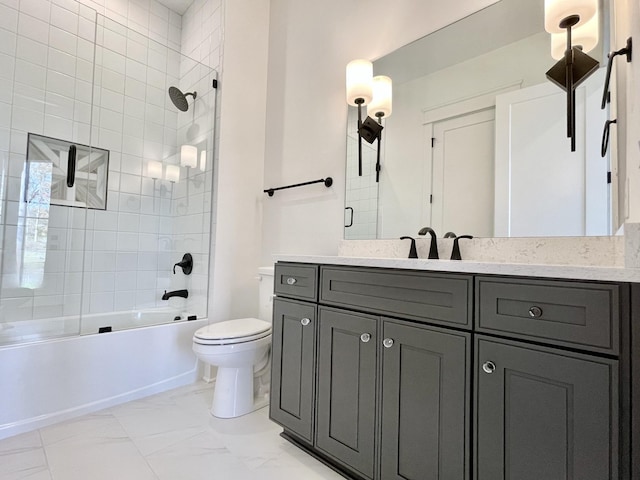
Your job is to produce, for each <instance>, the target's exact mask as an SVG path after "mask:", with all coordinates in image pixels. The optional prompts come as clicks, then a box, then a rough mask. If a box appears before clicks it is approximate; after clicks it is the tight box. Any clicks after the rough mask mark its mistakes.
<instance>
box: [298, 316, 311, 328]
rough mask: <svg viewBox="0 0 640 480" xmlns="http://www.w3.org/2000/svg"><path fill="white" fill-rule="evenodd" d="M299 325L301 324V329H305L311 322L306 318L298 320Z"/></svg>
mask: <svg viewBox="0 0 640 480" xmlns="http://www.w3.org/2000/svg"><path fill="white" fill-rule="evenodd" d="M300 323H301V324H302V326H303V327H306V326H307V325H309V324H310V323H311V320H309V319H308V318H302V319H301V320H300Z"/></svg>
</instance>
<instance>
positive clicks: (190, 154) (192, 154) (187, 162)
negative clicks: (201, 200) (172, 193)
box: [180, 145, 198, 202]
mask: <svg viewBox="0 0 640 480" xmlns="http://www.w3.org/2000/svg"><path fill="white" fill-rule="evenodd" d="M180 165H182V166H183V167H187V175H186V178H187V202H188V201H189V172H190V170H191V169H192V168H195V167H197V166H198V148H197V147H196V146H194V145H182V147H180Z"/></svg>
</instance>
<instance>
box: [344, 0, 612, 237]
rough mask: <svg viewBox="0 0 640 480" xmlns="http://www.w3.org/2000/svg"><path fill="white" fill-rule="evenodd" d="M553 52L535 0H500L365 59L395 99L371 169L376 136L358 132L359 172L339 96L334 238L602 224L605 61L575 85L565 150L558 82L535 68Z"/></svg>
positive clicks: (608, 214) (530, 231) (593, 231)
mask: <svg viewBox="0 0 640 480" xmlns="http://www.w3.org/2000/svg"><path fill="white" fill-rule="evenodd" d="M608 9H609V5H608V2H607V1H605V2H604V6H602V11H601V14H600V22H601V33H600V42H599V44H598V45H597V46H596V48H595V49H594V50H593V51H591V52H590V53H589V55H590V56H592V57H594V58H596V59H597V60H598V61H600V63H601V65H603V62H602V58H603V52H606V51H608V41H607V39H608V38H609V27H608V19H609V12H608ZM604 58H606V55H604ZM555 62H556V61H555V60H554V59H553V58H552V56H551V38H550V36H549V34H548V33H546V32H545V31H544V2H543V0H502V1H500V2H498V3H496V4H494V5H492V6H490V7H488V8H485V9H484V10H481V11H480V12H477V13H475V14H473V15H471V16H469V17H467V18H465V19H462V20H460V21H458V22H456V23H454V24H452V25H449V26H448V27H445V28H443V29H442V30H439V31H437V32H434V33H432V34H430V35H428V36H426V37H424V38H423V39H420V40H418V41H416V42H414V43H412V44H410V45H407V46H405V47H402V48H400V49H399V50H397V51H395V52H392V53H391V54H389V55H387V56H385V57H382V58H381V59H379V60H376V61H375V62H374V75H388V76H390V77H391V78H392V79H393V83H394V92H393V97H394V98H393V104H394V110H393V114H392V116H391V117H389V118H385V119H384V120H383V123H384V127H385V128H384V130H383V132H382V135H383V141H382V159H381V165H382V168H381V172H380V182H379V183H376V181H375V163H376V151H375V148H374V147H375V145H374V146H373V147H372V146H370V145H364V146H363V175H362V176H358V169H357V162H358V154H357V133H356V128H355V126H356V123H357V113H356V109H355V108H349V119H348V123H347V125H348V132H347V160H346V195H345V239H375V238H398V237H400V236H402V235H410V234H416V233H417V232H418V230H419V229H421V228H422V227H425V226H430V227H432V228H433V229H434V230H435V231H436V232H438V235H439V236H442V235H443V234H444V233H445V232H447V231H453V232H455V233H456V234H458V235H462V234H471V235H473V236H476V237H535V236H545V237H547V236H583V235H610V234H611V233H612V232H615V231H616V230H617V229H618V226H619V221H618V215H617V203H618V202H617V169H616V159H615V149H613V150H614V153H613V154H611V153H608V154H607V156H605V158H602V157H601V154H600V142H601V135H602V128H603V126H604V124H605V122H606V121H607V120H608V119H609V109H608V108H607V109H605V110H601V109H600V98H601V95H602V88H603V81H604V73H603V70H604V69H603V68H601V69H599V70H598V71H597V72H596V73H595V74H594V75H592V76H591V77H589V78H588V79H587V80H586V81H585V82H584V83H583V84H581V85H580V86H579V88H578V89H577V90H576V126H577V129H576V131H577V148H576V151H575V152H571V149H570V142H569V139H568V138H567V135H566V122H567V120H566V94H565V92H564V91H563V90H561V89H560V88H558V87H557V86H556V85H554V84H552V83H551V82H550V81H548V80H547V79H546V78H545V72H546V71H547V70H549V68H550V67H551V66H552V65H553V64H554V63H555ZM610 151H611V149H610ZM609 172H611V174H609ZM351 220H352V221H351ZM349 224H352V225H351V226H349V227H347V225H349Z"/></svg>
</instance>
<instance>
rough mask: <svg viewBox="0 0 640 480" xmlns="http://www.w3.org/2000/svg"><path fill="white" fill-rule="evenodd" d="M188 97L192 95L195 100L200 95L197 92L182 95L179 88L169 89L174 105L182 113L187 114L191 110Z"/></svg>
mask: <svg viewBox="0 0 640 480" xmlns="http://www.w3.org/2000/svg"><path fill="white" fill-rule="evenodd" d="M187 95H191V96H192V97H193V99H194V100H195V98H196V96H197V95H198V94H197V93H196V92H193V93H191V92H188V93H182V92H181V91H180V89H179V88H177V87H169V98H170V99H171V101H172V102H173V104H174V105H175V106H176V108H177V109H178V110H180V111H181V112H186V111H187V110H189V104H188V103H187Z"/></svg>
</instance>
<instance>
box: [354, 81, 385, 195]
mask: <svg viewBox="0 0 640 480" xmlns="http://www.w3.org/2000/svg"><path fill="white" fill-rule="evenodd" d="M392 90H393V83H392V81H391V78H389V77H387V76H385V75H378V76H376V77H373V99H372V100H371V103H370V104H369V105H367V115H368V117H367V119H366V120H365V122H364V125H363V126H362V127H361V129H363V130H364V129H365V128H366V129H367V130H373V129H372V128H371V126H370V123H371V122H368V120H370V119H371V118H376V119H377V120H378V124H377V125H376V127H377V128H376V135H375V138H377V139H378V153H377V157H376V183H377V182H379V181H380V144H381V143H382V129H383V128H384V127H383V126H382V119H383V118H386V117H389V116H390V115H391V111H392ZM362 136H363V137H364V138H365V140H367V141H369V140H368V139H367V135H365V133H364V132H363V133H362ZM369 143H372V142H371V141H369Z"/></svg>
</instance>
